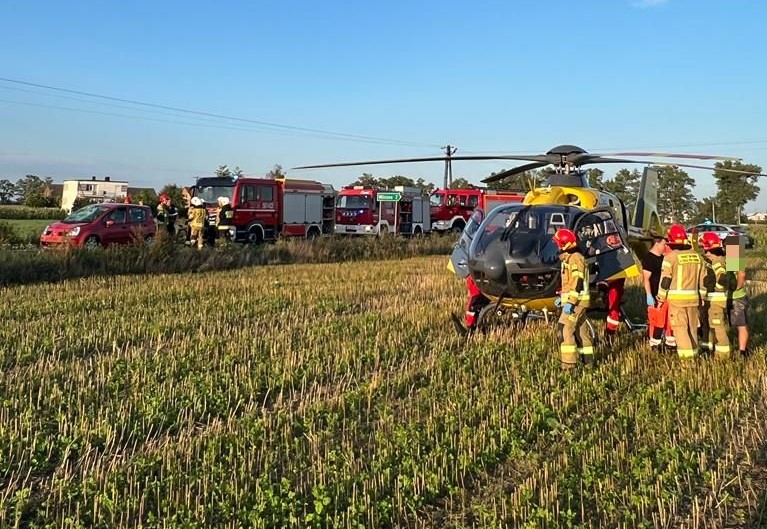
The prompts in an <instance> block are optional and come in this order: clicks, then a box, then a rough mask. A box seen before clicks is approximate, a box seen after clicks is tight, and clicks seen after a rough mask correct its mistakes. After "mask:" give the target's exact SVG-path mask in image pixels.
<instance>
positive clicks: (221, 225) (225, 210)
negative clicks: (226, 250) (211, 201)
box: [216, 197, 234, 243]
mask: <svg viewBox="0 0 767 529" xmlns="http://www.w3.org/2000/svg"><path fill="white" fill-rule="evenodd" d="M216 202H217V203H218V209H217V210H216V232H217V233H216V235H217V237H216V239H217V240H218V241H220V242H222V243H223V242H228V241H229V240H230V231H229V227H230V226H232V224H233V221H234V211H233V210H232V206H231V205H230V204H229V198H228V197H218V200H217V201H216Z"/></svg>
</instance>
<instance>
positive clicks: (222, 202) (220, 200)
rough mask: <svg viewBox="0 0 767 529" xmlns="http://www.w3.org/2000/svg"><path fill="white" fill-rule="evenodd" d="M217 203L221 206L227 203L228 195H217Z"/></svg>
mask: <svg viewBox="0 0 767 529" xmlns="http://www.w3.org/2000/svg"><path fill="white" fill-rule="evenodd" d="M217 202H218V205H219V206H221V207H224V206H228V205H229V197H218V200H217Z"/></svg>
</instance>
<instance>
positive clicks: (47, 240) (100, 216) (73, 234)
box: [40, 203, 157, 247]
mask: <svg viewBox="0 0 767 529" xmlns="http://www.w3.org/2000/svg"><path fill="white" fill-rule="evenodd" d="M156 230H157V228H156V227H155V222H154V218H153V217H152V210H151V209H150V208H149V206H139V205H133V204H111V203H110V204H91V205H90V206H85V207H84V208H80V209H78V210H77V211H75V212H73V213H72V214H70V215H69V216H68V217H67V218H65V219H64V220H60V221H58V222H54V223H53V224H50V225H48V226H47V227H46V228H45V231H43V234H42V236H41V237H40V244H42V245H43V246H51V245H57V244H62V243H67V242H69V243H71V244H73V245H74V246H91V247H95V246H108V245H110V244H128V243H131V242H135V241H140V240H142V239H143V240H144V241H145V242H148V243H151V242H152V241H154V236H155V232H156Z"/></svg>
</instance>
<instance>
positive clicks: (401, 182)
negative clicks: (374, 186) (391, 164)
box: [378, 175, 415, 188]
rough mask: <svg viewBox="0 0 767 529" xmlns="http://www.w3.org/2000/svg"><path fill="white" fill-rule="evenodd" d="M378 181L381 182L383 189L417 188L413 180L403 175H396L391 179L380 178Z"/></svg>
mask: <svg viewBox="0 0 767 529" xmlns="http://www.w3.org/2000/svg"><path fill="white" fill-rule="evenodd" d="M378 181H379V182H380V184H381V186H382V187H389V188H391V187H395V186H404V187H415V182H414V181H413V179H412V178H410V177H408V176H402V175H395V176H390V177H389V178H379V179H378Z"/></svg>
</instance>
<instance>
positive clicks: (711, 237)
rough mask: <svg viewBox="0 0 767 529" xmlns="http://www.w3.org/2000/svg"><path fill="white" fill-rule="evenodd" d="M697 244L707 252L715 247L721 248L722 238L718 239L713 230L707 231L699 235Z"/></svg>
mask: <svg viewBox="0 0 767 529" xmlns="http://www.w3.org/2000/svg"><path fill="white" fill-rule="evenodd" d="M698 244H700V245H701V247H703V249H704V250H706V251H707V252H708V251H711V250H713V249H715V248H721V247H722V239H720V238H719V235H717V234H716V233H714V232H713V231H707V232H706V233H704V234H703V235H701V236H700V239H698Z"/></svg>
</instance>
